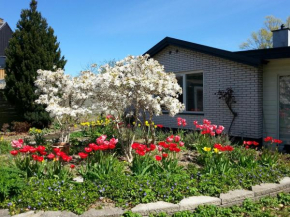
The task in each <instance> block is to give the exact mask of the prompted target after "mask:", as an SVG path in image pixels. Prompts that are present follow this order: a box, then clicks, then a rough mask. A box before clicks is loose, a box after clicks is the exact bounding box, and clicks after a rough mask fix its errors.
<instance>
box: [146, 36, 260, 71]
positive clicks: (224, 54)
mask: <svg viewBox="0 0 290 217" xmlns="http://www.w3.org/2000/svg"><path fill="white" fill-rule="evenodd" d="M169 45H173V46H177V47H182V48H185V49H189V50H193V51H197V52H201V53H205V54H209V55H213V56H217V57H220V58H224V59H228V60H232V61H235V62H239V63H243V64H246V65H250V66H255V67H258V66H259V65H261V64H262V62H261V61H260V59H255V58H252V57H247V56H245V55H240V54H237V53H234V52H230V51H227V50H221V49H218V48H213V47H209V46H205V45H201V44H196V43H192V42H188V41H183V40H179V39H175V38H170V37H166V38H164V39H163V40H161V41H160V42H159V43H157V44H156V45H155V46H153V47H152V48H151V49H149V50H148V51H147V52H145V53H144V54H149V55H150V56H151V57H153V56H154V55H156V54H157V53H159V52H160V51H161V50H163V49H164V48H165V47H167V46H169Z"/></svg>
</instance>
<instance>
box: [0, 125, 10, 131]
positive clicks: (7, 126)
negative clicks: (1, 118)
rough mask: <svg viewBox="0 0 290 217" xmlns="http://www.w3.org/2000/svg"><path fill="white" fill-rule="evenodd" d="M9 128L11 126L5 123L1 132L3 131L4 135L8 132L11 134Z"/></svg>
mask: <svg viewBox="0 0 290 217" xmlns="http://www.w3.org/2000/svg"><path fill="white" fill-rule="evenodd" d="M9 127H10V125H9V124H8V123H4V124H3V125H2V128H1V131H2V132H3V133H7V132H9Z"/></svg>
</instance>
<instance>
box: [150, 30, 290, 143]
mask: <svg viewBox="0 0 290 217" xmlns="http://www.w3.org/2000/svg"><path fill="white" fill-rule="evenodd" d="M273 34H274V38H273V39H274V48H271V49H262V50H249V51H239V52H230V51H226V50H221V49H216V48H213V47H208V46H203V45H200V44H195V43H191V42H187V41H182V40H178V39H174V38H169V37H166V38H164V39H163V40H162V41H160V42H159V43H158V44H156V45H155V46H154V47H152V48H151V49H150V50H148V51H147V52H146V53H147V54H150V56H151V57H153V58H154V59H156V60H158V61H159V62H160V64H162V65H164V67H165V70H166V71H167V72H174V73H176V77H177V80H178V82H179V84H180V85H181V86H182V87H183V95H182V96H181V97H180V100H181V101H182V102H183V103H184V104H185V106H186V110H185V111H184V112H182V113H180V114H178V115H177V117H183V118H186V119H187V122H188V125H187V126H186V127H185V128H191V129H194V125H193V123H192V122H193V121H194V120H198V121H200V122H202V120H203V119H204V118H206V119H209V120H210V121H212V123H214V124H218V125H223V126H225V128H226V129H225V130H228V128H229V126H230V124H231V122H232V117H233V116H232V114H231V113H230V111H229V109H228V108H227V106H226V104H225V102H224V101H223V100H221V99H218V96H217V95H215V93H216V92H218V91H219V90H225V89H226V88H229V87H231V88H232V89H233V91H234V95H235V98H236V103H235V104H234V105H233V110H234V111H235V112H237V114H238V115H237V117H236V119H235V121H234V122H233V125H232V128H231V132H230V135H232V136H237V137H244V138H252V139H261V138H262V137H264V136H272V137H274V138H280V139H281V140H283V141H284V143H285V144H290V47H289V46H290V30H289V29H280V30H277V31H274V32H273ZM164 113H165V114H164V115H163V116H159V117H155V123H158V124H163V125H164V126H165V127H171V128H176V127H177V122H176V117H174V118H171V117H169V116H168V114H166V112H164Z"/></svg>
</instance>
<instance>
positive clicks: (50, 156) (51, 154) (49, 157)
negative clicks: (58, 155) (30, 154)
mask: <svg viewBox="0 0 290 217" xmlns="http://www.w3.org/2000/svg"><path fill="white" fill-rule="evenodd" d="M46 157H47V158H48V159H50V160H51V159H53V158H54V157H55V155H54V154H53V153H50V154H49V155H47V156H46Z"/></svg>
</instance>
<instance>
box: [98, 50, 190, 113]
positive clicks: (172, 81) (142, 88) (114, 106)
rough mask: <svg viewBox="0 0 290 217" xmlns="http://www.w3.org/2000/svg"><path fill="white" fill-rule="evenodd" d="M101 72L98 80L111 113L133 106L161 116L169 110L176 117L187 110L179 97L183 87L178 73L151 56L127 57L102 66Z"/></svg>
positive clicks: (108, 110) (105, 107)
mask: <svg viewBox="0 0 290 217" xmlns="http://www.w3.org/2000/svg"><path fill="white" fill-rule="evenodd" d="M102 72H103V73H100V74H99V75H98V78H97V80H98V82H97V83H98V85H99V86H100V88H99V91H101V92H100V95H101V96H102V97H103V100H104V102H105V103H104V104H105V105H106V106H104V108H103V110H104V111H106V112H109V113H111V114H112V113H114V112H115V113H116V112H118V111H124V110H125V109H127V110H128V109H130V108H134V109H140V110H145V111H147V112H151V113H152V114H154V115H161V114H162V110H163V109H166V110H168V111H169V114H170V115H171V116H174V115H175V114H177V113H178V112H180V111H182V110H184V105H183V104H182V103H180V102H179V100H178V96H179V95H180V94H182V88H181V87H180V86H179V85H178V83H177V80H176V77H175V74H174V73H166V72H165V71H164V67H163V66H162V65H160V64H159V63H158V62H157V61H156V60H154V59H152V58H149V55H144V56H137V57H134V56H128V57H126V58H125V59H124V60H121V61H119V62H117V63H116V65H115V66H114V67H111V66H109V65H106V66H103V67H102Z"/></svg>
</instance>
